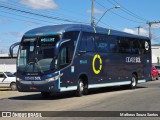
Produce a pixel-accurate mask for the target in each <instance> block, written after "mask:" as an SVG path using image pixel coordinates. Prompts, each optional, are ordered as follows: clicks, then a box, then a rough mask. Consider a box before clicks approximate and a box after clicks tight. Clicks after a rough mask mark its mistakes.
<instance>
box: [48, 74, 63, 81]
mask: <svg viewBox="0 0 160 120" xmlns="http://www.w3.org/2000/svg"><path fill="white" fill-rule="evenodd" d="M61 76H63V73H61V74H60V75H57V76H55V77H52V78H48V79H47V80H48V81H55V80H57V79H59V78H60V77H61Z"/></svg>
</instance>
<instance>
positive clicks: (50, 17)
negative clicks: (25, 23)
mask: <svg viewBox="0 0 160 120" xmlns="http://www.w3.org/2000/svg"><path fill="white" fill-rule="evenodd" d="M0 7H1V8H4V9H8V10H12V11H16V12H21V13H25V14H30V15H34V16H39V17H44V18H48V19H54V20H58V21H64V22H72V23H73V22H74V23H83V22H80V21H74V20H69V19H63V18H59V17H52V16H47V15H43V14H38V13H33V12H29V11H25V10H20V9H16V8H13V7H8V6H4V5H0ZM87 24H88V23H87Z"/></svg>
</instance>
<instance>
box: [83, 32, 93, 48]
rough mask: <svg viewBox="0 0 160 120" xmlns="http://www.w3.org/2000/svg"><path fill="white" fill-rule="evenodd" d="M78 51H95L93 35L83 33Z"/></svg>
mask: <svg viewBox="0 0 160 120" xmlns="http://www.w3.org/2000/svg"><path fill="white" fill-rule="evenodd" d="M80 51H95V44H94V34H92V33H83V35H82V38H81V42H80Z"/></svg>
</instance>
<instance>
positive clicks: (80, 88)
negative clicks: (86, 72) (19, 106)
mask: <svg viewBox="0 0 160 120" xmlns="http://www.w3.org/2000/svg"><path fill="white" fill-rule="evenodd" d="M84 91H85V85H84V82H83V81H82V79H79V81H78V85H77V90H76V96H77V97H81V96H83V95H84V93H85V92H84Z"/></svg>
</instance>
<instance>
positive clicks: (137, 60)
mask: <svg viewBox="0 0 160 120" xmlns="http://www.w3.org/2000/svg"><path fill="white" fill-rule="evenodd" d="M126 63H141V58H140V57H126Z"/></svg>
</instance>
